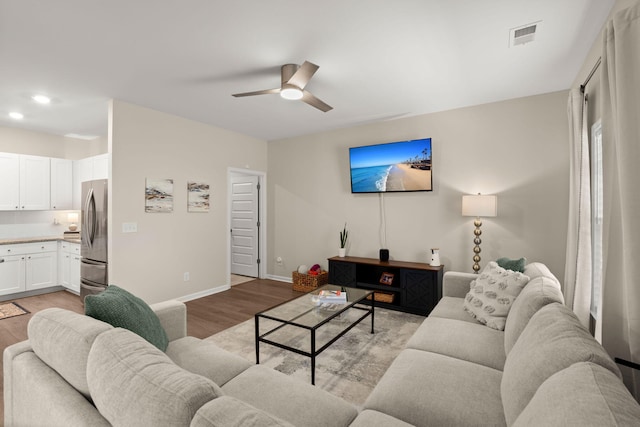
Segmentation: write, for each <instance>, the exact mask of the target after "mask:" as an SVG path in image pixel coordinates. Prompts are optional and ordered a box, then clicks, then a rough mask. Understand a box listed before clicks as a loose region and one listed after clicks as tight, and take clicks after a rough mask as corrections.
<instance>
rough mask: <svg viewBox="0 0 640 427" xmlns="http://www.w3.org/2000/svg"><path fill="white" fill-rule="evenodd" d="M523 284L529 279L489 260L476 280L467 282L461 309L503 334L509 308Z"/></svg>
mask: <svg viewBox="0 0 640 427" xmlns="http://www.w3.org/2000/svg"><path fill="white" fill-rule="evenodd" d="M527 283H529V276H525V275H524V274H522V273H520V272H517V271H512V270H505V269H504V268H502V267H500V266H499V265H498V264H497V263H496V262H495V261H491V262H490V263H489V264H488V265H487V266H486V268H485V269H484V270H483V271H482V273H480V275H479V276H478V278H477V279H474V280H472V281H471V284H470V290H469V292H468V293H467V295H466V297H465V299H464V305H463V306H464V310H465V311H466V312H467V313H469V314H470V315H471V316H473V317H474V318H475V319H476V320H477V321H478V322H480V323H482V324H483V325H486V326H488V327H490V328H492V329H497V330H499V331H504V326H505V324H506V322H507V314H509V310H510V309H511V305H512V304H513V301H514V300H515V299H516V297H517V296H518V295H519V294H520V291H522V288H524V286H525V285H526V284H527Z"/></svg>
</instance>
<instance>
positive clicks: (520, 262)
mask: <svg viewBox="0 0 640 427" xmlns="http://www.w3.org/2000/svg"><path fill="white" fill-rule="evenodd" d="M496 263H497V264H498V265H499V266H500V267H502V268H504V269H505V270H511V271H519V272H520V273H524V267H525V266H526V264H527V259H526V258H524V257H523V258H519V259H511V258H506V257H502V258H498V259H497V260H496Z"/></svg>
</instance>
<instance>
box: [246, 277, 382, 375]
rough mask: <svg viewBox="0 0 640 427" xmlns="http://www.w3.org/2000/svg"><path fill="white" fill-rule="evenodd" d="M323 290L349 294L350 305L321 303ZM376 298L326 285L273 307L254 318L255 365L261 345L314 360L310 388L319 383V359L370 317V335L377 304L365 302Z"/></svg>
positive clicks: (356, 290) (362, 292) (356, 291)
mask: <svg viewBox="0 0 640 427" xmlns="http://www.w3.org/2000/svg"><path fill="white" fill-rule="evenodd" d="M321 290H336V291H337V290H340V291H344V292H346V293H347V302H346V303H342V304H329V303H322V304H320V303H319V302H318V293H319V292H320V291H321ZM370 295H373V291H370V290H366V289H357V288H348V287H344V286H335V285H325V286H322V287H320V288H318V289H316V290H314V291H312V292H310V293H308V294H305V295H303V296H301V297H298V298H295V299H293V300H291V301H288V302H285V303H283V304H280V305H277V306H275V307H272V308H270V309H268V310H266V311H263V312H261V313H258V314H256V315H255V322H256V324H255V329H256V363H258V364H259V363H260V343H261V342H263V343H267V344H271V345H274V346H276V347H279V348H282V349H285V350H289V351H292V352H294V353H297V354H301V355H303V356H307V357H310V358H311V384H315V380H316V372H315V371H316V356H318V355H319V354H320V353H322V352H323V351H324V350H326V349H327V348H328V347H329V346H330V345H331V344H333V343H334V342H336V341H337V340H338V338H340V337H341V336H343V335H344V334H346V333H347V332H348V331H349V330H351V328H353V327H354V326H356V325H357V324H358V323H360V322H361V321H362V320H364V319H365V318H366V317H367V316H371V333H372V334H373V322H374V312H375V301H374V298H373V296H371V299H370V301H369V302H368V304H369V305H364V304H362V302H363V300H364V299H365V298H367V297H368V296H370Z"/></svg>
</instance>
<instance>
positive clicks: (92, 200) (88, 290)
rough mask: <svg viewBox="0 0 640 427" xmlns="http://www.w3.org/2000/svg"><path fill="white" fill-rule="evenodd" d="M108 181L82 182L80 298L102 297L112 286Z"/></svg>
mask: <svg viewBox="0 0 640 427" xmlns="http://www.w3.org/2000/svg"><path fill="white" fill-rule="evenodd" d="M107 184H108V181H107V180H106V179H98V180H95V181H86V182H83V183H82V199H81V200H82V215H81V216H82V218H81V221H82V222H81V234H80V236H81V247H82V249H81V255H82V261H81V264H80V298H81V299H82V301H83V302H84V297H85V296H87V295H92V294H98V293H100V292H102V291H103V290H105V289H106V287H107V285H108V284H109V276H108V270H109V269H108V259H107V222H108V218H107V206H108V205H107V195H108V186H107Z"/></svg>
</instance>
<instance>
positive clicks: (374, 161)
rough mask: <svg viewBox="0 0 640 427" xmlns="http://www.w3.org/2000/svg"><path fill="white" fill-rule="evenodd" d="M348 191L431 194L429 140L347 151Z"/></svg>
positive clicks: (371, 146)
mask: <svg viewBox="0 0 640 427" xmlns="http://www.w3.org/2000/svg"><path fill="white" fill-rule="evenodd" d="M349 156H350V163H351V191H352V192H354V193H379V192H392V191H431V138H425V139H417V140H414V141H402V142H393V143H389V144H379V145H369V146H365V147H354V148H350V149H349Z"/></svg>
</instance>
